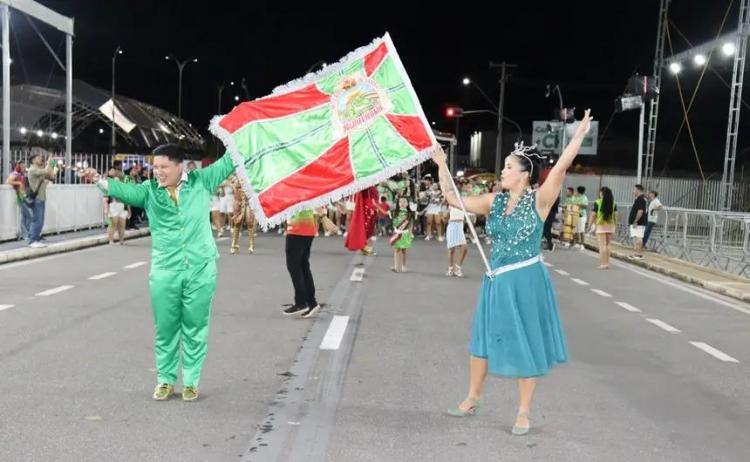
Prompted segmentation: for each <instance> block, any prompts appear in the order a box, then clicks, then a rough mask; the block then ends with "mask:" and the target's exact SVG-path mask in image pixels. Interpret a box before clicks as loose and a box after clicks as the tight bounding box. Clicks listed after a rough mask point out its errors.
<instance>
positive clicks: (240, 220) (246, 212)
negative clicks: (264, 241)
mask: <svg viewBox="0 0 750 462" xmlns="http://www.w3.org/2000/svg"><path fill="white" fill-rule="evenodd" d="M232 189H233V190H234V214H232V247H231V248H230V253H233V254H235V253H237V252H238V251H239V250H240V236H241V235H242V229H243V228H245V227H246V228H247V241H248V242H247V253H249V254H250V255H252V254H253V252H255V236H256V221H255V214H254V213H253V209H252V208H250V202H249V201H248V199H247V196H246V195H245V191H243V190H242V187H241V186H240V180H239V178H237V176H236V175H233V176H232Z"/></svg>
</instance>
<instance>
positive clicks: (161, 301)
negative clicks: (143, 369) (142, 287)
mask: <svg viewBox="0 0 750 462" xmlns="http://www.w3.org/2000/svg"><path fill="white" fill-rule="evenodd" d="M153 155H154V164H153V168H154V179H152V180H149V181H146V182H144V183H141V184H124V183H121V182H119V181H114V180H100V178H99V174H98V173H97V172H96V170H93V169H89V170H88V171H87V172H86V176H87V177H89V178H91V179H92V180H93V181H94V182H97V184H98V185H99V187H100V188H101V189H102V190H103V191H105V193H106V194H107V195H108V196H110V197H113V198H115V199H117V200H119V201H121V202H123V203H125V204H128V205H131V206H135V207H140V208H142V209H144V210H145V211H146V216H147V217H148V222H149V227H150V228H151V242H152V244H151V273H150V274H149V289H150V291H151V306H152V309H153V314H154V322H155V344H156V345H155V350H156V351H155V353H156V370H157V382H158V384H157V386H156V389H155V390H154V394H153V398H154V399H155V400H157V401H164V400H167V399H169V398H170V397H171V396H172V394H173V392H174V386H175V384H176V383H177V373H178V366H179V364H180V356H182V382H183V390H182V399H183V400H185V401H194V400H196V399H197V398H198V385H199V383H200V378H201V369H202V367H203V361H204V360H205V358H206V342H207V339H208V331H209V321H210V317H211V303H212V301H213V297H214V292H215V290H216V258H218V256H219V253H218V252H217V250H216V244H215V243H214V239H213V234H212V233H211V225H210V223H209V220H208V217H207V216H206V210H208V207H209V204H210V202H211V197H212V194H213V192H214V191H215V190H216V188H218V187H219V185H220V184H221V183H222V182H223V181H224V180H226V178H227V177H228V176H229V175H230V174H231V173H232V172H233V171H234V164H233V163H232V160H231V158H230V156H229V155H228V154H226V155H224V156H223V157H222V158H221V159H219V160H218V161H217V162H215V163H213V164H211V165H210V166H209V167H206V168H203V169H198V170H194V171H192V172H190V173H187V172H185V170H184V169H183V166H182V162H183V160H184V155H183V153H182V152H181V150H180V148H179V147H178V146H177V145H174V144H166V145H162V146H159V147H157V148H156V149H154V151H153Z"/></svg>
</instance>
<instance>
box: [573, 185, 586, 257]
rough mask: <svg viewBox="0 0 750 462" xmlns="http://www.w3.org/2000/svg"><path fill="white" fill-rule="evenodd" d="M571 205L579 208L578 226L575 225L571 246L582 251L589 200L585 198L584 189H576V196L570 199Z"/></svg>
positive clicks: (580, 187) (581, 187)
mask: <svg viewBox="0 0 750 462" xmlns="http://www.w3.org/2000/svg"><path fill="white" fill-rule="evenodd" d="M570 201H571V204H574V205H577V206H578V207H579V209H578V210H579V216H578V224H577V225H576V229H575V234H574V235H573V246H574V247H576V242H578V245H577V247H578V248H579V249H583V244H584V242H585V241H584V235H585V234H586V221H587V219H588V212H589V210H588V209H589V199H588V197H586V188H584V187H583V186H579V187H578V188H577V189H576V194H575V195H574V196H573V197H572V198H571V200H570Z"/></svg>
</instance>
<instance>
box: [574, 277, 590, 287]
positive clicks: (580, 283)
mask: <svg viewBox="0 0 750 462" xmlns="http://www.w3.org/2000/svg"><path fill="white" fill-rule="evenodd" d="M571 281H573V282H575V283H576V284H578V285H579V286H587V285H589V283H588V282H586V281H584V280H582V279H576V278H572V279H571Z"/></svg>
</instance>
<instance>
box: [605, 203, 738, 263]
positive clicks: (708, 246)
mask: <svg viewBox="0 0 750 462" xmlns="http://www.w3.org/2000/svg"><path fill="white" fill-rule="evenodd" d="M631 207H632V204H629V203H618V204H617V236H616V240H617V241H618V242H620V243H622V244H625V245H631V246H632V245H633V240H632V239H631V238H630V233H629V229H628V218H629V215H630V209H631ZM656 214H657V223H656V225H655V226H654V228H653V230H652V232H651V237H650V238H649V240H648V243H647V246H648V247H649V248H652V249H654V250H656V251H658V252H659V253H660V254H662V255H667V256H670V257H674V258H678V259H680V260H685V261H687V262H690V263H694V264H697V265H701V266H705V267H707V268H714V269H718V270H722V271H726V272H729V273H733V274H735V275H737V276H742V277H750V213H738V212H716V211H711V210H696V209H684V208H678V207H665V208H664V209H662V210H660V211H657V212H656Z"/></svg>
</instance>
